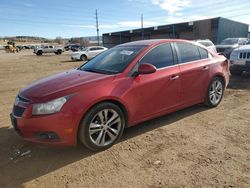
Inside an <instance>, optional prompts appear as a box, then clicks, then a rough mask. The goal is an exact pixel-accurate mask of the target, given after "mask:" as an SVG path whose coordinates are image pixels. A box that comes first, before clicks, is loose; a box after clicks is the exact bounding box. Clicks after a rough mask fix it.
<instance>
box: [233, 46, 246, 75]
mask: <svg viewBox="0 0 250 188" xmlns="http://www.w3.org/2000/svg"><path fill="white" fill-rule="evenodd" d="M230 63H231V64H230V72H231V74H232V75H233V76H237V75H241V74H242V72H243V71H246V72H250V45H245V46H241V47H239V48H236V49H234V50H233V51H232V53H231V55H230Z"/></svg>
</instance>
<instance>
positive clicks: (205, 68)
mask: <svg viewBox="0 0 250 188" xmlns="http://www.w3.org/2000/svg"><path fill="white" fill-rule="evenodd" d="M208 69H209V67H208V66H204V67H202V69H201V70H203V71H205V70H208Z"/></svg>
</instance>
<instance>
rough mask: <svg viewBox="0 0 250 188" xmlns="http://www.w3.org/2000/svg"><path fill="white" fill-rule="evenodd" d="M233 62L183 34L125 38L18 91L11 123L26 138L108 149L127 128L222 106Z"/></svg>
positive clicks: (40, 141)
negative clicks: (183, 37)
mask: <svg viewBox="0 0 250 188" xmlns="http://www.w3.org/2000/svg"><path fill="white" fill-rule="evenodd" d="M228 66H229V64H228V61H227V60H226V58H225V57H224V56H220V55H217V54H215V53H213V52H211V51H208V50H207V49H206V48H205V47H203V46H200V45H198V44H196V43H192V42H189V41H185V40H167V39H166V40H145V41H137V42H130V43H126V44H121V45H118V46H116V47H114V48H111V49H109V50H107V51H105V52H103V53H101V54H100V55H98V56H96V57H95V58H93V59H92V60H90V61H89V62H87V63H86V64H84V65H82V66H81V67H79V68H78V69H76V70H69V71H66V72H63V73H59V74H56V75H53V76H50V77H47V78H44V79H41V80H38V81H36V82H33V83H32V84H30V85H29V86H27V87H26V88H24V89H23V90H21V91H20V93H19V94H18V96H17V97H16V101H15V104H14V107H13V112H12V114H11V120H12V124H13V126H14V128H15V130H16V131H17V132H18V133H19V134H20V135H21V136H22V137H24V139H25V140H29V141H33V142H39V143H48V144H55V145H75V144H76V143H77V140H79V141H80V142H82V143H83V144H84V145H85V146H86V147H88V148H90V149H92V150H103V149H106V148H108V147H110V146H112V145H113V144H114V143H115V142H116V141H117V140H118V139H119V138H120V137H121V136H122V133H123V130H124V128H125V127H129V126H132V125H135V124H138V123H139V122H143V121H146V120H149V119H152V118H155V117H158V116H161V115H164V114H167V113H170V112H174V111H177V110H179V109H182V108H185V107H188V106H191V105H194V104H198V103H204V104H205V105H207V106H208V107H215V106H217V105H218V104H219V103H220V101H221V99H222V97H223V92H224V89H225V87H226V86H227V84H228V81H229V71H228V70H229V67H228Z"/></svg>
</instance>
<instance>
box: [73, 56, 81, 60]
mask: <svg viewBox="0 0 250 188" xmlns="http://www.w3.org/2000/svg"><path fill="white" fill-rule="evenodd" d="M71 60H72V61H77V60H80V58H79V57H78V56H71Z"/></svg>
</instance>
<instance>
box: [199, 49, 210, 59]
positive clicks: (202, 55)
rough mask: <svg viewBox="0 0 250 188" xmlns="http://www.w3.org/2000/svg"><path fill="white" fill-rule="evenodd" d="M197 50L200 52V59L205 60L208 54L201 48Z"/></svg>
mask: <svg viewBox="0 0 250 188" xmlns="http://www.w3.org/2000/svg"><path fill="white" fill-rule="evenodd" d="M198 48H199V52H200V55H201V59H206V58H208V52H207V50H205V49H203V48H200V47H198Z"/></svg>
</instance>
